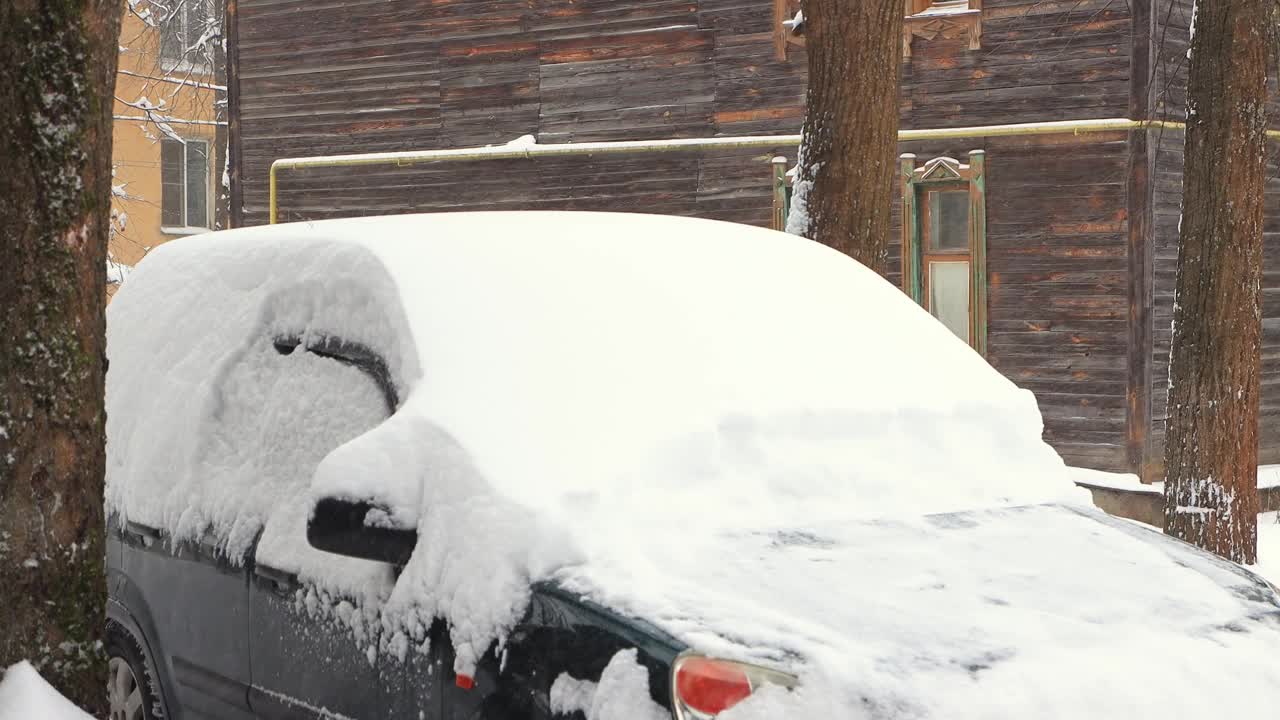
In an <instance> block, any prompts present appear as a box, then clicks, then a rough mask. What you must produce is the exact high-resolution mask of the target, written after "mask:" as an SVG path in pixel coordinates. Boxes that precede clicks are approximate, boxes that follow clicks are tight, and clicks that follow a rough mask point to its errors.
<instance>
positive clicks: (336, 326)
mask: <svg viewBox="0 0 1280 720" xmlns="http://www.w3.org/2000/svg"><path fill="white" fill-rule="evenodd" d="M108 355H109V360H110V370H109V372H108V375H107V408H108V420H107V435H108V463H107V465H108V467H107V497H106V503H107V510H108V513H109V518H110V520H109V522H110V528H111V541H110V543H109V546H108V558H107V559H108V567H109V586H110V604H109V608H108V618H109V626H108V640H109V642H108V650H109V653H110V656H111V660H110V662H111V669H112V683H111V688H110V697H111V702H112V708H113V715H112V717H120V718H129V719H130V720H136V719H138V718H154V717H161V716H165V717H219V718H234V717H271V718H275V717H280V718H286V717H287V718H293V717H299V718H300V717H362V718H449V719H462V718H489V719H494V718H553V717H576V718H583V717H585V718H586V719H587V720H618V719H620V718H629V719H630V718H654V719H656V718H671V717H674V718H678V719H680V720H694V719H697V720H705V719H706V718H712V717H715V718H721V719H722V720H735V719H737V720H741V719H744V718H748V719H749V718H771V719H776V718H856V717H875V718H978V717H981V718H1019V719H1020V720H1021V719H1023V718H1028V717H1034V718H1049V717H1064V718H1076V719H1078V718H1084V717H1090V718H1135V717H1160V718H1162V719H1164V720H1170V719H1172V718H1183V717H1185V718H1196V719H1197V720H1200V719H1201V718H1204V717H1210V716H1214V717H1217V716H1225V715H1231V714H1233V713H1239V714H1245V713H1256V712H1257V711H1259V710H1261V709H1264V708H1275V707H1280V661H1277V658H1278V657H1280V599H1277V595H1276V593H1275V591H1274V589H1273V588H1271V587H1270V586H1269V585H1267V584H1266V583H1265V582H1264V581H1262V580H1260V579H1258V578H1257V577H1255V576H1253V575H1252V574H1250V573H1248V572H1246V571H1244V570H1243V569H1241V568H1238V567H1236V566H1234V565H1232V564H1230V563H1227V562H1224V561H1221V560H1218V559H1216V558H1214V557H1212V556H1209V555H1207V554H1204V553H1202V552H1199V551H1197V550H1195V549H1193V548H1191V547H1190V546H1187V545H1184V544H1182V543H1178V542H1175V541H1172V540H1169V539H1166V538H1165V537H1164V536H1162V535H1161V534H1159V533H1157V532H1153V531H1150V530H1147V529H1145V528H1143V527H1141V526H1138V525H1136V524H1133V523H1130V522H1128V521H1123V520H1117V519H1112V518H1110V517H1108V516H1106V515H1103V514H1101V513H1100V512H1098V511H1096V510H1094V509H1092V508H1091V507H1090V506H1089V505H1088V504H1087V500H1088V498H1087V496H1085V495H1083V494H1082V492H1083V491H1078V490H1076V489H1075V488H1074V486H1073V484H1072V483H1071V482H1070V476H1069V474H1068V471H1067V469H1066V468H1065V467H1064V465H1063V463H1062V460H1061V459H1060V458H1059V457H1058V456H1057V454H1056V453H1054V452H1053V450H1052V449H1051V448H1049V447H1048V446H1047V445H1046V444H1045V443H1044V442H1043V441H1042V439H1041V433H1042V425H1041V420H1040V415H1039V412H1038V409H1037V407H1036V401H1035V398H1034V397H1033V396H1032V395H1031V394H1030V393H1029V392H1027V391H1024V390H1020V389H1019V388H1017V387H1016V386H1015V385H1013V384H1012V383H1011V382H1009V381H1008V380H1007V379H1005V378H1004V377H1002V376H1001V375H1000V374H999V373H998V372H997V371H995V370H994V369H992V368H991V367H990V366H989V365H988V364H987V363H986V362H985V361H984V360H983V359H982V358H981V357H979V356H978V355H977V354H975V353H974V352H973V351H972V350H971V349H970V348H969V347H968V346H967V345H965V344H964V343H963V342H961V341H960V340H958V339H957V338H956V337H955V336H954V335H952V334H951V333H950V332H949V331H948V330H947V329H946V328H945V327H943V326H942V325H941V324H939V323H938V322H936V321H935V320H934V319H933V318H931V317H930V316H929V315H928V314H927V313H926V312H925V311H923V310H922V309H920V308H919V307H918V306H916V305H915V304H914V303H913V302H912V301H911V300H910V299H908V298H907V297H906V296H905V295H904V294H902V293H901V292H900V291H898V290H897V289H896V288H894V287H893V286H892V285H890V284H889V283H888V282H886V281H885V280H883V279H882V278H880V277H879V276H877V275H875V274H874V273H872V272H871V271H869V270H867V269H866V268H864V267H862V266H861V265H859V264H857V263H856V262H853V261H852V260H849V259H848V258H846V257H844V256H842V255H840V254H838V253H836V252H834V251H831V250H829V249H827V248H825V247H822V246H819V245H817V244H814V243H810V242H808V241H805V240H803V239H799V238H796V237H792V236H788V235H784V234H781V233H776V232H772V231H768V230H763V229H758V228H752V227H745V226H740V225H732V224H727V223H720V222H714V221H708V220H695V219H687V218H670V217H659V216H643V215H616V214H593V213H474V214H437V215H417V216H400V217H390V218H367V219H353V220H335V221H324V222H315V223H298V224H289V225H280V226H272V227H268V228H251V229H242V230H233V231H228V232H217V233H210V234H208V235H203V236H200V237H193V238H188V239H184V240H181V241H177V242H174V243H170V244H167V245H164V246H162V247H160V248H158V249H156V250H155V251H153V252H152V253H151V254H150V255H149V256H148V257H147V258H146V260H145V261H143V262H142V263H140V265H139V266H138V268H137V269H136V271H135V272H134V273H133V274H132V275H131V276H130V278H129V280H128V282H127V283H125V284H124V286H123V288H122V289H121V290H120V292H119V293H118V294H117V295H116V296H115V299H114V300H113V302H112V304H111V306H110V308H109V311H108Z"/></svg>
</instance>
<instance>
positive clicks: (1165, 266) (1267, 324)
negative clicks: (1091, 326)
mask: <svg viewBox="0 0 1280 720" xmlns="http://www.w3.org/2000/svg"><path fill="white" fill-rule="evenodd" d="M1191 5H1192V2H1191V0H1155V3H1154V6H1155V23H1156V29H1155V37H1154V42H1153V45H1154V48H1155V59H1156V62H1155V67H1154V69H1153V73H1152V77H1153V80H1154V83H1155V87H1154V88H1153V92H1154V96H1155V100H1156V107H1155V110H1156V113H1155V116H1156V117H1157V118H1160V119H1167V120H1179V121H1181V120H1184V119H1185V118H1186V107H1187V101H1186V90H1187V66H1186V62H1187V49H1188V47H1189V44H1190V42H1189V40H1190V32H1189V28H1190V22H1191ZM1269 107H1270V113H1271V118H1272V127H1277V126H1278V125H1280V123H1278V122H1277V121H1280V99H1278V97H1277V94H1276V92H1275V86H1274V80H1273V83H1272V92H1271V96H1270V102H1269ZM1152 134H1153V137H1154V138H1155V140H1154V142H1153V144H1152V146H1153V148H1154V152H1155V166H1156V183H1155V199H1154V203H1153V215H1154V222H1153V235H1152V246H1153V248H1154V273H1153V274H1154V282H1153V307H1154V313H1153V333H1152V335H1153V338H1154V343H1153V352H1152V373H1151V375H1152V393H1151V400H1152V423H1151V438H1152V444H1151V447H1150V451H1149V452H1150V454H1151V455H1152V460H1153V464H1154V465H1155V466H1156V467H1154V468H1153V472H1152V477H1150V478H1149V479H1155V480H1158V479H1161V477H1162V476H1163V474H1162V468H1161V466H1162V463H1163V449H1164V423H1165V420H1166V419H1167V417H1168V414H1167V407H1166V400H1167V397H1168V386H1169V343H1170V341H1171V339H1172V328H1173V295H1174V286H1175V280H1176V277H1175V275H1176V272H1177V260H1178V221H1179V218H1180V216H1181V202H1182V156H1183V151H1182V146H1183V142H1184V140H1185V137H1184V134H1183V133H1182V132H1181V131H1169V130H1166V131H1153V133H1152ZM1278 153H1280V145H1277V144H1276V143H1274V142H1273V143H1271V144H1270V147H1269V148H1268V170H1267V188H1266V197H1265V204H1266V218H1267V219H1266V224H1265V226H1264V228H1263V231H1264V240H1263V242H1264V243H1265V248H1264V254H1263V283H1262V296H1263V300H1262V306H1263V307H1262V315H1263V343H1262V408H1261V416H1260V421H1259V427H1258V430H1259V444H1260V448H1259V450H1260V453H1259V459H1260V462H1262V463H1264V464H1273V463H1280V157H1278Z"/></svg>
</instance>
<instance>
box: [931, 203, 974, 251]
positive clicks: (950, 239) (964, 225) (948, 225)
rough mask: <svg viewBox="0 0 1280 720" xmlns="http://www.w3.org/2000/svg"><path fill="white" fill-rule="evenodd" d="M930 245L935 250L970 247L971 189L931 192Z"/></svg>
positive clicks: (965, 248)
mask: <svg viewBox="0 0 1280 720" xmlns="http://www.w3.org/2000/svg"><path fill="white" fill-rule="evenodd" d="M929 245H930V248H931V249H933V250H968V249H969V191H968V190H944V191H941V192H931V193H929Z"/></svg>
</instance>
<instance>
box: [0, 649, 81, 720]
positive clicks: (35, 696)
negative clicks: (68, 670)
mask: <svg viewBox="0 0 1280 720" xmlns="http://www.w3.org/2000/svg"><path fill="white" fill-rule="evenodd" d="M91 718H92V716H90V715H89V714H87V713H85V712H84V711H83V710H81V709H80V708H78V707H76V706H75V705H73V704H72V703H71V701H70V700H67V699H66V698H64V697H63V696H62V695H61V694H60V693H59V692H58V691H57V690H55V689H53V686H52V685H50V684H49V683H47V682H45V679H44V678H42V677H40V673H38V672H36V669H35V668H34V667H32V666H31V663H29V662H27V661H26V660H23V661H22V662H20V663H18V664H16V665H13V666H10V667H9V669H8V670H6V671H5V673H4V676H3V677H2V678H0V720H91Z"/></svg>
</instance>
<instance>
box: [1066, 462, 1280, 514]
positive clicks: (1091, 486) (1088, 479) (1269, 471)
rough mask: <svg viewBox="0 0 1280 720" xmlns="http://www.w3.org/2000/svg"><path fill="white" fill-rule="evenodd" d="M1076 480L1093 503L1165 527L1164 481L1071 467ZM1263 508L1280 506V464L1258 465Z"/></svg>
mask: <svg viewBox="0 0 1280 720" xmlns="http://www.w3.org/2000/svg"><path fill="white" fill-rule="evenodd" d="M1070 474H1071V479H1072V481H1074V482H1075V484H1076V485H1078V486H1080V487H1082V488H1085V489H1086V490H1088V491H1089V492H1090V493H1091V494H1092V495H1093V504H1094V505H1096V506H1098V507H1099V508H1101V509H1102V510H1105V511H1106V512H1108V513H1110V514H1112V515H1116V516H1119V517H1124V518H1129V519H1131V520H1138V521H1140V522H1144V523H1146V524H1148V525H1154V526H1156V527H1163V526H1164V483H1162V482H1156V483H1143V482H1141V481H1139V480H1138V476H1137V475H1133V474H1131V473H1109V472H1103V471H1100V470H1089V469H1087V468H1070ZM1258 492H1259V495H1260V497H1259V500H1260V506H1261V510H1262V511H1263V512H1270V511H1275V510H1277V509H1280V465H1263V466H1261V467H1259V468H1258Z"/></svg>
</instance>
